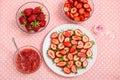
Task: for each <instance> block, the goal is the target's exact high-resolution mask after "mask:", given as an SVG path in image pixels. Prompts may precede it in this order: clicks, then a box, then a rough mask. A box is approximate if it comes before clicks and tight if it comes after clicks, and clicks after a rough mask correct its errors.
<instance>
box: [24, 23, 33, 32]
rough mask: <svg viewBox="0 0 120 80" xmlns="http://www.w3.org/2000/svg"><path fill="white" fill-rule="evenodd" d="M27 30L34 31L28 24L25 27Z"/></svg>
mask: <svg viewBox="0 0 120 80" xmlns="http://www.w3.org/2000/svg"><path fill="white" fill-rule="evenodd" d="M25 28H26V30H27V31H28V32H29V31H31V30H32V26H31V24H30V23H28V24H27V25H26V26H25Z"/></svg>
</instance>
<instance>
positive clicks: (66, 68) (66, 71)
mask: <svg viewBox="0 0 120 80" xmlns="http://www.w3.org/2000/svg"><path fill="white" fill-rule="evenodd" d="M63 71H64V72H65V73H66V74H70V72H71V71H70V69H69V68H68V67H64V68H63Z"/></svg>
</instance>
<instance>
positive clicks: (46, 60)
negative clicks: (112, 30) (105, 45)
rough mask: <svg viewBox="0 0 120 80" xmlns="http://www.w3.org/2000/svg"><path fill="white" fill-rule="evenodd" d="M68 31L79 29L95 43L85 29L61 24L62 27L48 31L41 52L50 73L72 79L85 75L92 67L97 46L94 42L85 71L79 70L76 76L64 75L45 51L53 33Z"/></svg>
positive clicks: (72, 74)
mask: <svg viewBox="0 0 120 80" xmlns="http://www.w3.org/2000/svg"><path fill="white" fill-rule="evenodd" d="M68 29H72V30H75V29H80V30H81V31H82V32H83V33H85V34H86V35H88V36H89V38H90V40H93V41H95V39H94V37H93V36H92V34H91V33H90V32H89V31H88V30H86V29H85V28H83V27H82V26H80V25H75V24H63V25H60V26H58V27H56V28H55V29H53V30H52V31H50V32H49V33H48V35H47V36H46V38H45V40H44V43H43V49H42V51H43V57H44V60H45V62H46V64H47V65H48V67H49V68H50V69H51V70H52V71H54V72H55V73H57V74H59V75H61V76H65V77H74V76H78V75H81V74H83V73H85V72H86V71H88V70H89V69H90V68H91V67H92V65H93V64H94V62H95V60H96V57H97V45H96V42H95V45H94V46H93V47H92V49H91V50H92V52H93V58H92V59H88V66H87V67H86V68H85V69H79V70H78V73H77V74H74V73H71V74H65V73H64V72H63V71H62V68H59V67H57V66H56V65H55V64H53V62H52V59H51V58H49V57H48V55H47V50H48V48H49V47H50V40H51V39H50V35H51V34H52V33H53V32H58V33H59V32H61V31H65V30H68Z"/></svg>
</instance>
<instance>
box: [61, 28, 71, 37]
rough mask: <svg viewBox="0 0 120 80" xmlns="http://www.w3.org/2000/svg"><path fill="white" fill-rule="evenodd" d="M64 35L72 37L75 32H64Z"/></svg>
mask: <svg viewBox="0 0 120 80" xmlns="http://www.w3.org/2000/svg"><path fill="white" fill-rule="evenodd" d="M63 35H64V36H65V37H71V36H72V35H73V31H72V30H67V31H64V33H63Z"/></svg>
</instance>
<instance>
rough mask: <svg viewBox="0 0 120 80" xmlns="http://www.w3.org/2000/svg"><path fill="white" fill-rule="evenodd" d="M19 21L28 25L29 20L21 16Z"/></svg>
mask: <svg viewBox="0 0 120 80" xmlns="http://www.w3.org/2000/svg"><path fill="white" fill-rule="evenodd" d="M19 22H20V24H22V25H26V23H27V20H26V18H25V17H23V16H21V17H20V18H19Z"/></svg>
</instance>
